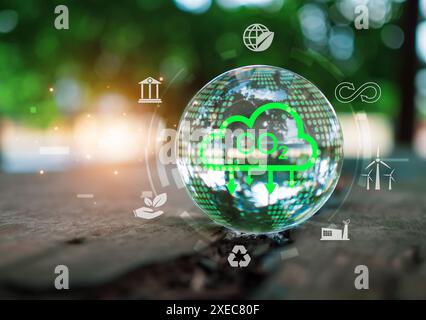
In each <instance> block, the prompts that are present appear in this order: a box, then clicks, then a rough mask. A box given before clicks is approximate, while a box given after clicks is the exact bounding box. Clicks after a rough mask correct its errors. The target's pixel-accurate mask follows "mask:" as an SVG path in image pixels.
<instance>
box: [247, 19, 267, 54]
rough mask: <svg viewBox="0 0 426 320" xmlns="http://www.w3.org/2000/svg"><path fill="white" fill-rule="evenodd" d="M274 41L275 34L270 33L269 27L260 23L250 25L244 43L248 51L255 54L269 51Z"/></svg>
mask: <svg viewBox="0 0 426 320" xmlns="http://www.w3.org/2000/svg"><path fill="white" fill-rule="evenodd" d="M273 39H274V33H273V32H271V31H269V30H268V28H267V27H265V26H264V25H263V24H260V23H254V24H251V25H249V26H248V27H247V28H246V29H245V30H244V34H243V42H244V44H245V46H246V47H247V49H249V50H251V51H255V52H261V51H265V50H266V49H268V48H269V47H270V46H271V44H272V40H273Z"/></svg>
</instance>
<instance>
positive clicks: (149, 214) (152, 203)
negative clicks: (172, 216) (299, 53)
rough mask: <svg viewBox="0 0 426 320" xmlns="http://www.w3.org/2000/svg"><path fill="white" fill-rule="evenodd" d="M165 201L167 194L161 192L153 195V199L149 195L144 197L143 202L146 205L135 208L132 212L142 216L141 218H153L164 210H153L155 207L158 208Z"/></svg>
mask: <svg viewBox="0 0 426 320" xmlns="http://www.w3.org/2000/svg"><path fill="white" fill-rule="evenodd" d="M166 201H167V194H166V193H162V194H159V195H158V196H156V197H154V200H151V198H149V197H145V198H144V202H145V205H146V207H142V208H139V209H136V210H133V213H134V214H135V217H137V218H142V219H148V220H150V219H154V218H156V217H158V216H161V215H162V214H163V213H164V211H162V210H158V211H155V208H159V207H161V206H162V205H164V204H165V203H166Z"/></svg>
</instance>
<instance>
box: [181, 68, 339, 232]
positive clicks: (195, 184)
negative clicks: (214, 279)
mask: <svg viewBox="0 0 426 320" xmlns="http://www.w3.org/2000/svg"><path fill="white" fill-rule="evenodd" d="M225 127H226V130H225ZM225 132H226V135H225ZM228 133H229V137H228ZM227 138H229V139H227ZM249 142H250V143H251V144H250V143H249ZM210 162H211V163H210ZM342 163H343V136H342V130H341V127H340V124H339V121H338V119H337V116H336V114H335V112H334V110H333V107H332V106H331V104H330V103H329V102H328V100H327V99H326V97H325V96H324V95H323V94H322V92H321V91H320V90H319V89H318V88H317V87H316V86H314V85H313V84H312V83H311V82H309V81H308V80H306V79H305V78H303V77H301V76H300V75H298V74H296V73H294V72H291V71H288V70H285V69H282V68H278V67H272V66H247V67H241V68H237V69H234V70H231V71H228V72H225V73H223V74H221V75H220V76H218V77H216V78H215V79H213V80H212V81H210V82H209V83H208V84H206V85H205V86H204V87H203V88H202V89H201V90H200V91H199V92H198V93H197V94H196V95H195V96H194V97H193V98H192V99H191V101H190V102H189V103H188V105H187V107H186V109H185V110H184V112H183V115H182V118H181V121H180V123H179V127H178V139H177V165H178V168H179V172H180V174H181V177H182V180H183V182H184V184H185V186H186V188H187V190H188V193H189V195H190V196H191V198H192V199H193V200H194V202H195V203H196V204H197V205H198V206H199V207H200V208H201V209H202V211H204V212H205V213H206V214H207V215H208V216H209V217H210V218H211V219H213V220H214V221H215V222H217V223H219V224H220V225H223V226H225V227H227V228H230V229H233V230H235V231H238V232H245V233H271V232H278V231H283V230H286V229H290V228H293V227H295V226H297V225H298V224H300V223H302V222H304V221H306V220H307V219H309V218H310V217H312V216H313V215H314V214H315V213H316V212H317V211H318V210H319V209H320V208H321V207H322V206H323V205H324V203H325V202H326V201H327V199H328V198H329V197H330V195H331V194H332V192H333V190H334V188H335V186H336V184H337V181H338V179H339V176H340V171H341V167H342Z"/></svg>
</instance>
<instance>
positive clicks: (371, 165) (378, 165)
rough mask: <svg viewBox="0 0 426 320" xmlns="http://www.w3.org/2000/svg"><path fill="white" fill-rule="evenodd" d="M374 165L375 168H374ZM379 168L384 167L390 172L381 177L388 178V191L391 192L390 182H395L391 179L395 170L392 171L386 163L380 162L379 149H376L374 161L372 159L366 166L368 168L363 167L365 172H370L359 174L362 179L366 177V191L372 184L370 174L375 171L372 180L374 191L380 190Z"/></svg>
mask: <svg viewBox="0 0 426 320" xmlns="http://www.w3.org/2000/svg"><path fill="white" fill-rule="evenodd" d="M374 165H375V167H374ZM381 166H383V167H386V168H388V169H390V170H391V172H390V173H387V174H384V175H383V176H385V177H388V179H389V180H388V189H389V190H392V182H395V178H394V177H393V173H394V172H395V169H392V168H391V167H390V166H389V165H388V164H387V163H386V162H384V161H383V160H382V158H381V157H380V148H379V147H377V154H376V159H374V160H373V161H372V162H370V163H369V164H368V166H366V167H365V170H367V169H369V168H371V169H370V171H369V172H368V173H367V174H365V173H363V174H361V176H362V177H366V178H367V184H366V187H367V190H370V182H373V178H372V177H371V172H372V171H374V170H375V171H376V173H375V174H376V178H375V180H374V189H375V190H380V189H381V176H380V168H381Z"/></svg>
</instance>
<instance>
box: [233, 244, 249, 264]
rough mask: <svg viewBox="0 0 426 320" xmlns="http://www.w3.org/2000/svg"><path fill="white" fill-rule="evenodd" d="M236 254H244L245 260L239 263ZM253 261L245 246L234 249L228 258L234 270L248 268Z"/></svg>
mask: <svg viewBox="0 0 426 320" xmlns="http://www.w3.org/2000/svg"><path fill="white" fill-rule="evenodd" d="M236 254H243V255H244V256H243V260H241V261H237V260H236V259H235V258H236ZM250 261H251V257H250V255H249V254H248V253H247V249H246V247H244V246H243V245H235V246H234V248H233V249H232V252H231V253H230V254H229V256H228V262H229V265H230V266H231V267H233V268H238V267H241V268H244V267H247V266H248V265H249V263H250Z"/></svg>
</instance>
